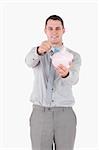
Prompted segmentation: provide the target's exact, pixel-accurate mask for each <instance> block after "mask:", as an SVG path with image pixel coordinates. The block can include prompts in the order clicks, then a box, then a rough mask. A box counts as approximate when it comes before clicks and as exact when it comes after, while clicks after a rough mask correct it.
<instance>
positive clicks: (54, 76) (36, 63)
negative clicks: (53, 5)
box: [25, 15, 81, 150]
mask: <svg viewBox="0 0 99 150" xmlns="http://www.w3.org/2000/svg"><path fill="white" fill-rule="evenodd" d="M44 31H45V34H46V35H47V40H46V41H43V42H42V43H41V45H39V46H37V47H33V48H32V49H31V51H30V52H29V53H28V54H27V56H26V59H25V61H26V64H27V65H28V66H29V67H31V68H33V71H34V76H35V80H34V87H33V92H32V94H31V101H32V102H33V112H32V114H31V116H30V136H31V143H32V149H33V150H52V149H53V143H54V144H55V150H73V147H74V141H75V135H76V125H77V119H76V115H75V113H74V111H73V108H72V106H73V104H74V101H75V100H74V97H73V94H72V85H74V84H76V83H77V82H78V79H79V70H80V65H81V59H80V55H79V54H78V53H76V52H74V51H72V50H70V49H69V48H66V47H65V46H64V44H63V41H62V36H63V34H64V33H65V28H64V22H63V20H62V18H61V17H59V16H57V15H52V16H50V17H48V18H47V19H46V22H45V29H44ZM53 47H56V48H58V49H59V50H60V51H62V50H63V49H65V51H68V52H69V53H71V54H72V55H73V61H72V64H71V65H70V67H69V68H66V66H64V65H62V64H59V66H58V67H57V68H55V67H54V66H53V64H52V60H51V57H50V56H51V54H52V48H53Z"/></svg>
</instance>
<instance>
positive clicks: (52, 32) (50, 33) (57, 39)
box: [45, 19, 65, 45]
mask: <svg viewBox="0 0 99 150" xmlns="http://www.w3.org/2000/svg"><path fill="white" fill-rule="evenodd" d="M64 32H65V29H64V28H63V26H62V24H61V22H60V21H59V20H52V19H49V20H48V22H47V25H46V27H45V34H46V35H47V38H48V40H49V42H50V43H51V44H52V45H54V44H55V45H60V44H62V36H63V34H64Z"/></svg>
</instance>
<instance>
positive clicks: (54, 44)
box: [51, 42, 63, 47]
mask: <svg viewBox="0 0 99 150" xmlns="http://www.w3.org/2000/svg"><path fill="white" fill-rule="evenodd" d="M51 45H52V47H62V46H63V43H62V42H60V43H52V44H51Z"/></svg>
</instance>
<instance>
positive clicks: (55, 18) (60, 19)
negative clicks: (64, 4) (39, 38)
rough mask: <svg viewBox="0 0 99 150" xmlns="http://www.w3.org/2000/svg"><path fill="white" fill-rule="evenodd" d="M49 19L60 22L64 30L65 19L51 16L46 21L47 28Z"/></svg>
mask: <svg viewBox="0 0 99 150" xmlns="http://www.w3.org/2000/svg"><path fill="white" fill-rule="evenodd" d="M49 19H52V20H59V21H60V22H61V24H62V26H63V28H64V22H63V19H62V18H61V17H60V16H57V15H51V16H49V17H48V18H47V19H46V21H45V26H46V25H47V22H48V20H49Z"/></svg>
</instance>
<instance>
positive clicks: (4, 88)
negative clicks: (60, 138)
mask: <svg viewBox="0 0 99 150" xmlns="http://www.w3.org/2000/svg"><path fill="white" fill-rule="evenodd" d="M52 14H57V15H60V16H61V17H62V18H63V20H64V23H65V27H66V33H65V34H64V37H63V41H64V45H66V46H67V47H69V48H71V49H72V50H74V51H76V52H78V53H79V54H80V55H81V58H82V66H81V70H80V80H79V83H78V84H77V85H75V86H74V88H73V92H74V96H75V99H76V103H75V105H74V110H75V112H76V115H77V120H78V121H77V122H78V123H77V124H78V125H77V135H76V141H75V150H76V149H77V150H91V149H92V150H98V149H99V148H98V146H99V145H98V117H99V116H98V99H97V52H98V47H97V31H98V30H97V3H92V2H90V3H89V2H87V3H84V2H83V3H78V2H75V3H73V2H71V3H62V2H61V3H58V2H57V3H29V2H28V3H27V2H24V3H23V2H21V3H18V2H17V3H15V2H14V3H11V2H9V3H7V2H5V3H0V42H1V44H0V150H3V149H4V150H8V149H9V150H11V149H13V150H31V142H30V135H29V117H30V114H31V111H32V103H31V102H30V101H29V97H30V94H31V92H32V87H33V72H32V69H30V68H28V67H27V66H26V64H25V56H26V54H27V53H28V52H29V50H30V49H31V48H32V47H33V46H37V45H38V44H40V43H41V41H42V40H45V39H46V36H45V34H44V32H43V29H44V23H45V20H46V18H47V17H48V16H49V15H52Z"/></svg>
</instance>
